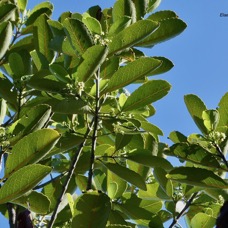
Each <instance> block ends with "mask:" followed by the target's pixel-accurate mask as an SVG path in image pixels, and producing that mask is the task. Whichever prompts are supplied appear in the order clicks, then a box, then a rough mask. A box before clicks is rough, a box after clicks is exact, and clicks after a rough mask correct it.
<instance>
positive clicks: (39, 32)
mask: <svg viewBox="0 0 228 228" xmlns="http://www.w3.org/2000/svg"><path fill="white" fill-rule="evenodd" d="M47 20H48V16H47V15H46V14H42V15H40V16H39V17H38V18H37V20H36V21H35V23H34V25H33V26H34V27H33V35H34V44H35V48H36V51H37V52H38V53H40V54H41V55H43V56H44V57H45V58H46V59H47V60H48V61H49V62H51V61H52V59H53V58H54V52H53V51H52V50H51V49H50V48H49V42H50V41H51V39H52V32H51V29H50V27H49V25H48V23H47Z"/></svg>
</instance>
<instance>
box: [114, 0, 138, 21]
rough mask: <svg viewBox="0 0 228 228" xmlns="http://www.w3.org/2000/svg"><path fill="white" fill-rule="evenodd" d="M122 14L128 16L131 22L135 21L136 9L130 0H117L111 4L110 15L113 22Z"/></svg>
mask: <svg viewBox="0 0 228 228" xmlns="http://www.w3.org/2000/svg"><path fill="white" fill-rule="evenodd" d="M124 16H129V17H130V18H131V20H132V23H134V22H135V21H136V9H135V5H134V3H133V2H132V1H131V0H118V1H116V2H115V4H114V6H113V9H112V17H113V21H114V22H116V21H117V20H119V19H120V18H122V17H124Z"/></svg>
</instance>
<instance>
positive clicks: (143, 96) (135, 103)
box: [122, 80, 171, 111]
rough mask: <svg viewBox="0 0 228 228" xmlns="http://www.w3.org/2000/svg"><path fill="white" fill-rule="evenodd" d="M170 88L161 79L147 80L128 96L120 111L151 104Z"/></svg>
mask: <svg viewBox="0 0 228 228" xmlns="http://www.w3.org/2000/svg"><path fill="white" fill-rule="evenodd" d="M170 88H171V85H170V84H169V83H168V82H166V81H163V80H152V81H148V82H146V83H145V84H143V85H142V86H140V87H139V88H138V89H136V90H135V91H134V92H133V93H132V94H131V95H130V96H129V97H128V99H127V100H126V102H125V103H124V106H123V107H122V111H130V110H134V109H137V108H140V107H143V106H145V105H148V104H151V103H152V102H155V101H157V100H159V99H161V98H162V97H164V96H165V95H167V93H168V92H169V90H170Z"/></svg>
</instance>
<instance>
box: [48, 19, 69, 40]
mask: <svg viewBox="0 0 228 228" xmlns="http://www.w3.org/2000/svg"><path fill="white" fill-rule="evenodd" d="M47 23H48V25H49V26H50V28H51V31H52V33H53V35H54V36H65V32H64V29H63V25H62V24H61V23H60V22H59V21H54V20H48V21H47Z"/></svg>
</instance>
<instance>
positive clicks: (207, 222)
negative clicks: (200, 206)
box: [191, 213, 216, 228]
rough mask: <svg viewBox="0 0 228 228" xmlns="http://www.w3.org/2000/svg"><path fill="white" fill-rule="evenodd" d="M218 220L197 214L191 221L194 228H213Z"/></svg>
mask: <svg viewBox="0 0 228 228" xmlns="http://www.w3.org/2000/svg"><path fill="white" fill-rule="evenodd" d="M215 222H216V219H215V218H213V217H212V216H210V215H208V214H205V213H198V214H196V215H195V216H194V217H193V218H192V220H191V226H192V227H194V228H202V227H207V228H213V227H214V225H215Z"/></svg>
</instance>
